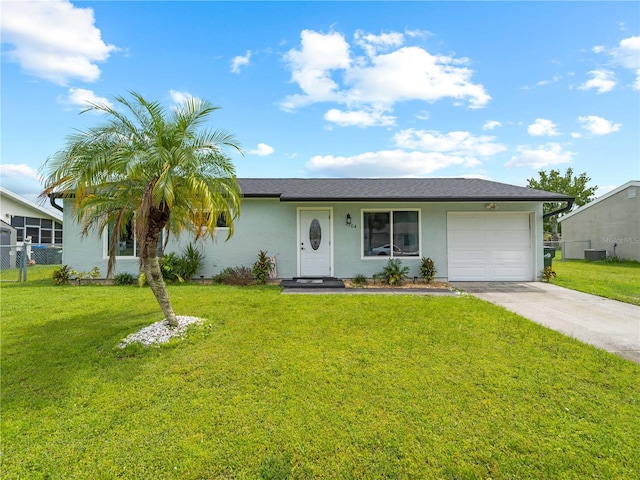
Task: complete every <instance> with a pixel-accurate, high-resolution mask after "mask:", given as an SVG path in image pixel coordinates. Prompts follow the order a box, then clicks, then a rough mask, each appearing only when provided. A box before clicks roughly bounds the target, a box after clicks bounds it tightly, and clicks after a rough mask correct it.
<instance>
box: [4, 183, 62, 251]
mask: <svg viewBox="0 0 640 480" xmlns="http://www.w3.org/2000/svg"><path fill="white" fill-rule="evenodd" d="M0 220H2V221H3V222H5V223H8V224H9V225H11V226H12V227H13V228H14V229H15V231H16V232H15V233H16V237H15V241H16V242H23V241H25V240H26V239H27V237H31V243H33V244H34V245H38V244H41V245H58V246H61V245H62V235H63V233H62V232H63V228H62V213H61V212H54V211H50V210H46V209H44V208H42V207H41V206H39V205H36V204H35V203H33V202H31V201H30V200H27V199H26V198H24V197H21V196H20V195H18V194H16V193H13V192H12V191H10V190H7V189H6V188H4V187H0Z"/></svg>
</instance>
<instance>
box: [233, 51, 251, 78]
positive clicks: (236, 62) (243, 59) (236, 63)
mask: <svg viewBox="0 0 640 480" xmlns="http://www.w3.org/2000/svg"><path fill="white" fill-rule="evenodd" d="M250 61H251V50H247V54H246V55H245V56H242V55H238V56H237V57H233V60H231V71H232V72H233V73H240V68H242V67H244V66H247V65H249V62H250Z"/></svg>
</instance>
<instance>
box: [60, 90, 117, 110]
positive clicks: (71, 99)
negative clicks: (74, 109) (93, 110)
mask: <svg viewBox="0 0 640 480" xmlns="http://www.w3.org/2000/svg"><path fill="white" fill-rule="evenodd" d="M58 101H59V102H60V103H62V104H66V105H77V106H79V107H82V108H87V107H89V106H91V105H104V106H107V107H113V104H112V103H111V102H110V101H109V99H108V98H106V97H99V96H97V95H96V94H95V93H94V92H93V90H87V89H85V88H70V89H69V91H68V94H67V96H66V97H59V98H58Z"/></svg>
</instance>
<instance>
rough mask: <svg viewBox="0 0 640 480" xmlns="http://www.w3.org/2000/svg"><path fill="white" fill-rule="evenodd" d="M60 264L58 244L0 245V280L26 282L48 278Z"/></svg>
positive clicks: (60, 249) (60, 251)
mask: <svg viewBox="0 0 640 480" xmlns="http://www.w3.org/2000/svg"><path fill="white" fill-rule="evenodd" d="M61 264H62V247H60V246H58V245H32V244H29V243H25V244H22V245H0V281H2V282H26V281H35V280H46V279H50V278H51V277H52V275H53V272H54V270H55V269H56V268H59V267H58V266H59V265H61Z"/></svg>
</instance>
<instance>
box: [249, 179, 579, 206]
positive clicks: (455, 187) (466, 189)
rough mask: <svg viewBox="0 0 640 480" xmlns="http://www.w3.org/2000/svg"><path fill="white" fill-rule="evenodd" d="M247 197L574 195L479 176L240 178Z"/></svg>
mask: <svg viewBox="0 0 640 480" xmlns="http://www.w3.org/2000/svg"><path fill="white" fill-rule="evenodd" d="M238 183H239V184H240V188H241V189H242V194H243V196H244V197H245V198H279V199H280V201H281V202H294V201H296V202H301V201H332V202H356V201H357V202H372V201H382V200H385V201H396V202H416V201H426V202H471V201H497V200H502V201H510V202H531V201H533V202H566V201H569V200H573V198H572V197H569V196H567V195H562V194H559V193H552V192H544V191H542V190H534V189H532V188H527V187H518V186H515V185H508V184H506V183H498V182H492V181H489V180H480V179H477V178H239V179H238Z"/></svg>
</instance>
